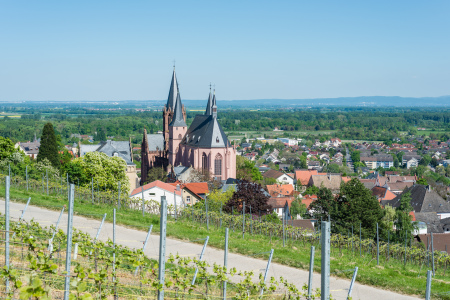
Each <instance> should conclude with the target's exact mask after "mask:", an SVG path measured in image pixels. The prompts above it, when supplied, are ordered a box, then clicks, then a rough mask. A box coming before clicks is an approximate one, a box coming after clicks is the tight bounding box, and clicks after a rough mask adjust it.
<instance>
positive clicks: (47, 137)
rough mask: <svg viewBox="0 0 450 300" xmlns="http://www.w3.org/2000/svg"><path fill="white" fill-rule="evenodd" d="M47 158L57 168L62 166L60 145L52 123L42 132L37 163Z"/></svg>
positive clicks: (46, 125)
mask: <svg viewBox="0 0 450 300" xmlns="http://www.w3.org/2000/svg"><path fill="white" fill-rule="evenodd" d="M45 158H47V159H48V160H49V161H50V162H51V164H52V166H54V167H55V168H59V167H60V166H61V162H60V160H59V153H58V144H57V142H56V135H55V130H54V129H53V125H52V123H47V124H45V125H44V129H43V130H42V136H41V146H40V147H39V153H38V155H37V161H38V162H40V161H42V160H43V159H45Z"/></svg>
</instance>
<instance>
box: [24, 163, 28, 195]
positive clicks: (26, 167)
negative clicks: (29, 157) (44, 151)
mask: <svg viewBox="0 0 450 300" xmlns="http://www.w3.org/2000/svg"><path fill="white" fill-rule="evenodd" d="M25 180H26V181H27V191H28V165H27V166H25Z"/></svg>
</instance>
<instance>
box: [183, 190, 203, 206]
mask: <svg viewBox="0 0 450 300" xmlns="http://www.w3.org/2000/svg"><path fill="white" fill-rule="evenodd" d="M182 196H183V200H184V203H186V206H189V205H194V204H195V203H197V202H198V201H200V200H201V199H199V198H198V197H197V195H195V194H194V193H192V192H191V191H190V190H188V189H183V192H182ZM188 197H189V198H188Z"/></svg>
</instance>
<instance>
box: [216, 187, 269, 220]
mask: <svg viewBox="0 0 450 300" xmlns="http://www.w3.org/2000/svg"><path fill="white" fill-rule="evenodd" d="M269 198H270V196H269V195H268V194H267V193H265V191H264V189H263V187H262V186H261V185H260V184H258V183H255V182H250V181H247V180H240V181H239V183H238V184H237V188H236V191H235V192H234V193H233V197H231V199H230V200H229V201H228V202H227V204H226V206H225V207H224V210H225V211H226V212H231V211H232V208H234V211H242V206H243V202H244V201H245V211H246V213H249V212H250V206H251V208H252V212H253V213H258V212H259V211H261V213H262V214H267V213H268V212H269V211H270V209H271V207H270V205H269V204H267V202H268V201H269Z"/></svg>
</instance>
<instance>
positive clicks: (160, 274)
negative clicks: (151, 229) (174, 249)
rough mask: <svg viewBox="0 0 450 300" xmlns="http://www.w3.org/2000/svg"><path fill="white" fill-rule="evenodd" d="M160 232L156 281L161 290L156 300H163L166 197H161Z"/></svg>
mask: <svg viewBox="0 0 450 300" xmlns="http://www.w3.org/2000/svg"><path fill="white" fill-rule="evenodd" d="M160 215H161V216H160V222H159V224H160V231H159V270H158V280H159V284H160V285H161V289H160V290H158V300H164V276H165V269H166V226H167V202H166V196H161V213H160Z"/></svg>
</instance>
